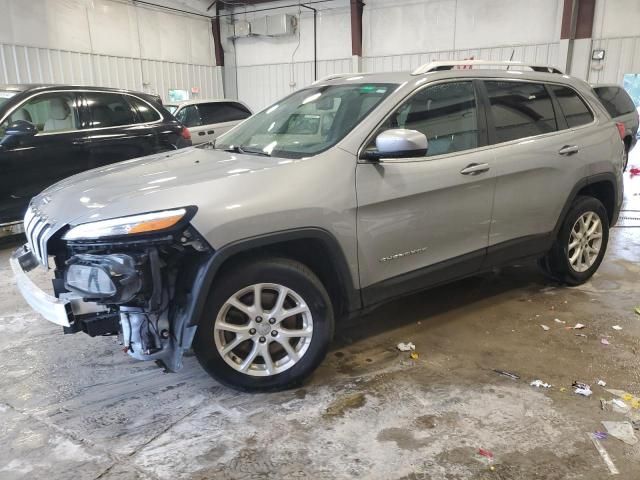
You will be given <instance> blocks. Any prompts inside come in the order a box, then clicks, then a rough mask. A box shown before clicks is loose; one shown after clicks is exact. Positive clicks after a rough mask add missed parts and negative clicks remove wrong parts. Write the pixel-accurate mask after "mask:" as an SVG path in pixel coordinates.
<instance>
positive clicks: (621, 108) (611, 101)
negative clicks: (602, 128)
mask: <svg viewBox="0 0 640 480" xmlns="http://www.w3.org/2000/svg"><path fill="white" fill-rule="evenodd" d="M594 90H595V91H596V94H597V95H598V97H600V101H601V102H602V105H604V108H606V109H607V112H609V115H611V116H612V117H618V116H620V115H624V114H626V113H631V112H633V111H634V110H635V109H636V106H635V105H634V104H633V100H631V97H629V94H628V93H627V92H625V91H624V89H623V88H621V87H596V88H594Z"/></svg>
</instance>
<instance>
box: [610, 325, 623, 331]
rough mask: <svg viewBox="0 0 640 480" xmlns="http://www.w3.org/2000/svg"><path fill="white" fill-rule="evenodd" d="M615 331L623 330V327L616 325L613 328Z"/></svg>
mask: <svg viewBox="0 0 640 480" xmlns="http://www.w3.org/2000/svg"><path fill="white" fill-rule="evenodd" d="M611 328H613V329H614V330H622V327H621V326H620V325H614V326H613V327H611Z"/></svg>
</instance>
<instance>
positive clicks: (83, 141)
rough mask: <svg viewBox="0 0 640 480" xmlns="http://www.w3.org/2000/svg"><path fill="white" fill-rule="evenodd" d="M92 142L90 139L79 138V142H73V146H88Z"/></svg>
mask: <svg viewBox="0 0 640 480" xmlns="http://www.w3.org/2000/svg"><path fill="white" fill-rule="evenodd" d="M90 141H91V140H89V139H88V138H79V139H77V140H73V141H72V142H71V144H72V145H86V144H87V143H89V142H90Z"/></svg>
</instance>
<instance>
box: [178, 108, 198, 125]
mask: <svg viewBox="0 0 640 480" xmlns="http://www.w3.org/2000/svg"><path fill="white" fill-rule="evenodd" d="M175 115H176V119H177V120H178V121H179V122H180V123H182V124H183V125H184V126H185V127H197V126H200V125H202V119H201V118H200V113H199V112H198V107H196V106H195V105H187V106H186V107H184V108H183V109H182V110H180V111H179V112H178V113H176V114H175Z"/></svg>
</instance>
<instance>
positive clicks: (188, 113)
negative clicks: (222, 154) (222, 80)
mask: <svg viewBox="0 0 640 480" xmlns="http://www.w3.org/2000/svg"><path fill="white" fill-rule="evenodd" d="M164 107H165V108H166V109H167V110H169V112H170V113H171V114H173V116H174V117H176V119H177V120H178V121H179V122H180V123H182V124H183V125H184V126H185V127H187V128H188V129H189V131H190V132H191V141H192V142H193V144H194V145H197V144H200V143H206V142H210V141H212V140H215V139H216V138H218V137H219V136H220V135H222V134H223V133H226V132H228V131H229V130H230V129H232V128H233V127H235V126H236V125H237V124H238V123H240V122H242V121H243V120H244V119H246V118H249V117H250V116H251V109H249V107H248V106H247V105H245V104H244V103H242V102H239V101H237V100H220V99H218V100H213V99H212V100H185V101H183V102H169V103H165V104H164Z"/></svg>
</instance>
